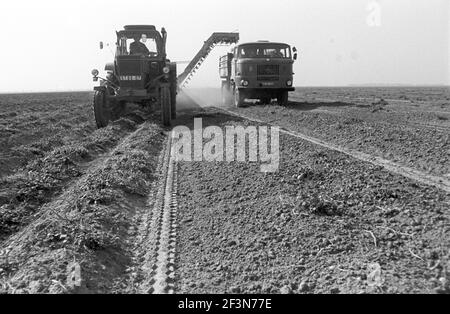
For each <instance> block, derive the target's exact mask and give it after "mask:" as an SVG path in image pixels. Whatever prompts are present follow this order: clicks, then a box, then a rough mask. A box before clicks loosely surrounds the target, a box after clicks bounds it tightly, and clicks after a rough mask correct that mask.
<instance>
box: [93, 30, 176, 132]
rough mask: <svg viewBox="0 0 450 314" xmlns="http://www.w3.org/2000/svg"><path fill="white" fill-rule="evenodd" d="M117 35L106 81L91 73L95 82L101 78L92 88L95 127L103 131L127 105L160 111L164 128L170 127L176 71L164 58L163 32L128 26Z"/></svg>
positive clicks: (173, 65)
mask: <svg viewBox="0 0 450 314" xmlns="http://www.w3.org/2000/svg"><path fill="white" fill-rule="evenodd" d="M116 34H117V42H116V54H115V57H114V62H112V63H108V64H106V66H105V71H106V72H107V74H106V77H105V78H101V77H99V71H98V70H93V71H92V74H93V76H94V81H97V80H98V79H99V78H100V86H97V87H94V90H95V91H96V96H95V98H94V110H95V116H96V121H97V126H98V127H105V126H107V125H108V123H109V122H110V121H113V120H116V119H117V118H119V117H120V116H121V115H122V114H123V113H124V112H125V109H126V104H127V103H136V104H140V105H142V106H143V107H145V108H148V109H151V108H158V107H159V108H160V110H161V119H162V122H163V124H164V125H170V120H171V119H175V116H176V114H175V113H176V108H175V106H176V95H177V69H176V64H175V63H171V62H170V61H169V60H167V58H166V40H167V33H166V31H165V29H164V28H162V29H161V32H159V31H158V30H156V28H155V26H153V25H127V26H124V28H123V30H120V31H118V32H116ZM100 48H103V44H102V43H100ZM155 104H156V106H153V105H155Z"/></svg>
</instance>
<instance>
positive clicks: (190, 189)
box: [0, 87, 450, 293]
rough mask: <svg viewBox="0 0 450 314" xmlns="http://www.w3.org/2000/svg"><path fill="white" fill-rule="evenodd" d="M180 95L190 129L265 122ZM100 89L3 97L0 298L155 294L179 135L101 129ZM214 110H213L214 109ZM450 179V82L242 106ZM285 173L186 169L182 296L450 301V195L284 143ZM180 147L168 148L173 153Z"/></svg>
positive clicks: (145, 126) (129, 123) (125, 121)
mask: <svg viewBox="0 0 450 314" xmlns="http://www.w3.org/2000/svg"><path fill="white" fill-rule="evenodd" d="M188 92H189V93H190V96H187V95H186V94H181V95H180V97H179V101H180V106H179V108H180V113H179V118H178V119H177V120H176V121H175V123H176V124H178V125H187V126H189V127H192V123H193V118H194V117H202V118H203V124H204V127H207V126H208V125H214V126H220V127H225V126H227V125H244V126H245V125H255V123H254V122H249V121H246V120H243V119H240V118H237V117H235V116H230V115H227V114H222V113H217V111H214V110H212V109H210V108H208V106H212V105H216V106H217V105H220V103H219V102H220V91H218V90H217V89H211V90H197V91H196V90H188ZM91 100H92V94H91V93H57V94H22V95H0V147H1V151H0V293H136V292H137V293H142V292H144V293H145V292H149V291H150V290H148V289H146V287H149V285H151V283H152V274H151V273H152V270H151V269H149V268H148V267H147V266H148V265H147V264H146V262H147V260H148V259H149V258H150V257H152V256H153V255H154V253H155V252H153V251H152V250H153V248H154V246H153V244H151V243H147V242H148V241H147V239H151V238H156V236H155V235H154V233H155V232H156V231H155V230H156V228H155V226H154V225H153V224H152V223H150V222H151V221H153V220H152V215H153V214H152V211H151V208H152V204H154V203H155V202H156V201H158V198H159V197H161V196H160V195H159V194H158V193H157V190H158V187H161V186H164V182H163V180H164V178H165V176H164V171H163V167H161V152H162V151H163V147H164V145H165V143H166V142H167V141H166V139H167V134H168V133H167V132H168V131H169V130H168V129H163V128H161V127H160V126H159V116H158V114H155V115H150V114H148V113H144V112H143V111H142V110H141V109H139V108H137V107H132V108H130V110H129V112H128V114H127V115H126V116H124V117H123V118H122V119H120V120H119V121H116V122H115V123H113V124H111V125H110V126H108V127H107V128H105V129H102V130H97V129H96V128H95V122H94V118H93V114H92V107H91V106H92V104H91ZM199 105H200V106H202V107H204V108H203V109H202V108H199ZM228 109H231V110H234V112H236V113H238V114H245V115H246V116H250V117H253V118H256V119H259V120H263V121H266V122H270V123H272V124H275V125H278V126H280V127H283V128H286V129H289V130H292V131H298V132H302V133H304V134H307V135H310V136H313V137H316V138H320V139H321V140H323V141H326V142H329V143H332V144H336V145H341V146H343V147H346V148H351V149H353V150H357V151H361V152H364V153H367V154H370V155H373V156H379V157H383V158H385V159H387V160H390V161H395V162H397V163H399V164H402V165H405V166H408V167H411V168H414V169H417V170H420V171H423V172H425V173H430V174H433V175H435V176H441V177H448V176H449V174H450V168H449V160H450V155H449V154H450V141H449V135H450V131H449V128H450V122H449V119H450V94H449V89H448V88H431V87H430V88H428V87H427V88H381V87H380V88H302V89H299V90H298V92H296V93H293V94H292V95H291V98H290V103H289V105H288V106H287V107H280V106H277V105H276V104H275V103H273V104H271V105H258V104H256V103H254V102H249V103H248V107H247V108H242V109H234V108H228ZM280 138H281V145H280V150H281V151H280V156H281V163H280V170H279V172H277V173H274V174H263V173H261V172H260V168H259V166H260V165H259V164H258V163H249V162H247V163H237V162H235V163H227V162H223V163H206V162H189V163H188V162H186V163H179V164H178V165H177V169H178V172H177V173H178V175H177V176H178V186H177V189H176V190H177V197H176V199H177V203H178V210H177V212H178V214H177V215H178V216H177V226H178V227H177V236H176V252H177V254H176V258H175V260H176V262H175V265H174V266H175V274H176V277H175V281H174V283H173V284H174V287H175V292H176V293H214V292H217V293H449V292H450V285H449V279H450V276H449V275H450V251H449V248H450V227H449V226H450V223H449V219H450V217H449V216H450V212H449V208H450V195H449V194H448V193H446V192H444V191H442V190H439V189H438V188H434V187H430V186H427V185H424V184H420V183H417V182H415V181H412V180H411V179H407V178H405V177H402V176H400V175H396V174H392V173H390V172H388V171H387V170H385V169H383V168H381V167H379V166H375V165H373V164H371V163H367V162H362V161H359V160H357V159H355V158H352V157H351V156H348V155H344V154H341V153H339V152H336V151H333V150H329V149H326V148H323V147H320V146H317V145H314V144H312V143H310V142H307V141H304V140H301V139H298V138H295V137H292V136H289V135H281V137H280ZM166 149H167V148H166Z"/></svg>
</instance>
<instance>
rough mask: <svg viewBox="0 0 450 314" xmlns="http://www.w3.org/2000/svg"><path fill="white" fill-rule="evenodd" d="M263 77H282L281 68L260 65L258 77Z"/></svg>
mask: <svg viewBox="0 0 450 314" xmlns="http://www.w3.org/2000/svg"><path fill="white" fill-rule="evenodd" d="M261 75H280V66H279V65H278V64H264V65H262V64H259V65H258V76H261Z"/></svg>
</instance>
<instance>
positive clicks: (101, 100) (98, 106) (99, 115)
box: [94, 91, 111, 129]
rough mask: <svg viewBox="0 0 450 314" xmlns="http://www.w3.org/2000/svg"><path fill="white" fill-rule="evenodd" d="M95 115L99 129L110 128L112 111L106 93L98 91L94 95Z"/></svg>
mask: <svg viewBox="0 0 450 314" xmlns="http://www.w3.org/2000/svg"><path fill="white" fill-rule="evenodd" d="M94 115H95V121H96V123H97V127H98V128H99V129H100V128H104V127H106V126H108V123H109V121H111V111H110V108H109V104H108V100H107V99H106V93H105V92H104V91H96V92H95V94H94Z"/></svg>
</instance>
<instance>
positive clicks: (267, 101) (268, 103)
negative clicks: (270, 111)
mask: <svg viewBox="0 0 450 314" xmlns="http://www.w3.org/2000/svg"><path fill="white" fill-rule="evenodd" d="M259 101H260V102H261V103H262V104H264V105H270V103H271V101H272V98H269V97H263V98H260V99H259Z"/></svg>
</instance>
